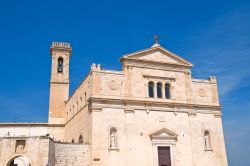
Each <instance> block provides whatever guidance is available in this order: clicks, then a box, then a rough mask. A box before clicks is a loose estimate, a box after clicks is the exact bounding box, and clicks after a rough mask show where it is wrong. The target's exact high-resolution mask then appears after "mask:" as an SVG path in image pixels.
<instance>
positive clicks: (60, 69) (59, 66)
mask: <svg viewBox="0 0 250 166" xmlns="http://www.w3.org/2000/svg"><path fill="white" fill-rule="evenodd" d="M57 72H58V73H62V72H63V58H62V57H60V58H58V62H57Z"/></svg>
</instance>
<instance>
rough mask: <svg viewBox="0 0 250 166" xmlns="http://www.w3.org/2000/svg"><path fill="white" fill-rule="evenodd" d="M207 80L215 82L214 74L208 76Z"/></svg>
mask: <svg viewBox="0 0 250 166" xmlns="http://www.w3.org/2000/svg"><path fill="white" fill-rule="evenodd" d="M209 81H210V82H215V83H216V82H217V80H216V77H215V76H210V77H209Z"/></svg>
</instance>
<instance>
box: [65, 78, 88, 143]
mask: <svg viewBox="0 0 250 166" xmlns="http://www.w3.org/2000/svg"><path fill="white" fill-rule="evenodd" d="M91 82H92V77H91V76H90V75H88V76H87V77H86V78H85V79H84V81H83V82H82V83H81V85H80V86H79V87H78V88H77V89H76V91H75V92H74V93H73V95H72V96H71V97H70V99H69V100H68V102H67V104H66V108H65V114H66V116H65V141H66V142H72V140H74V142H78V139H79V136H80V135H82V136H83V142H85V143H88V142H89V137H90V117H89V110H88V98H89V96H91V94H92V91H91V88H92V84H91Z"/></svg>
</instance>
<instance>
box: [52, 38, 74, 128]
mask: <svg viewBox="0 0 250 166" xmlns="http://www.w3.org/2000/svg"><path fill="white" fill-rule="evenodd" d="M71 52H72V48H71V46H70V43H62V42H53V43H52V45H51V47H50V54H51V57H52V63H51V78H50V97H49V123H50V124H63V123H64V108H65V102H66V101H67V100H68V98H69V59H70V56H71Z"/></svg>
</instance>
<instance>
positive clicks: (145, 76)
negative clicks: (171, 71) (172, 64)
mask: <svg viewBox="0 0 250 166" xmlns="http://www.w3.org/2000/svg"><path fill="white" fill-rule="evenodd" d="M143 77H144V78H155V79H163V80H171V81H175V80H176V78H173V77H161V76H152V75H143Z"/></svg>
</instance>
